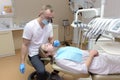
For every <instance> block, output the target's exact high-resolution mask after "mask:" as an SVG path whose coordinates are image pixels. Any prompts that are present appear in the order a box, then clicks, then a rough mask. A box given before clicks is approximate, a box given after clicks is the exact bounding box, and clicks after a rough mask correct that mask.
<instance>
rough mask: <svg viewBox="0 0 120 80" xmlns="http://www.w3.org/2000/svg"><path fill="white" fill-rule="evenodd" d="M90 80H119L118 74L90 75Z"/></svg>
mask: <svg viewBox="0 0 120 80" xmlns="http://www.w3.org/2000/svg"><path fill="white" fill-rule="evenodd" d="M91 77H92V80H120V74H112V75H91Z"/></svg>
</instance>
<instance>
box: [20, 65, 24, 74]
mask: <svg viewBox="0 0 120 80" xmlns="http://www.w3.org/2000/svg"><path fill="white" fill-rule="evenodd" d="M19 70H20V72H21V73H22V74H24V72H25V64H24V63H21V64H20V67H19Z"/></svg>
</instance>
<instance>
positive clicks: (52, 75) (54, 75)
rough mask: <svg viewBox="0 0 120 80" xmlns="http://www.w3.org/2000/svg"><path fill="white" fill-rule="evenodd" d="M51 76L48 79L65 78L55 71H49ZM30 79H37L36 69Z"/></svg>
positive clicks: (58, 79)
mask: <svg viewBox="0 0 120 80" xmlns="http://www.w3.org/2000/svg"><path fill="white" fill-rule="evenodd" d="M48 74H49V77H48V78H47V79H46V80H63V79H62V78H61V77H60V76H59V75H58V73H56V72H55V71H53V72H52V73H51V74H50V73H49V72H48ZM28 80H37V72H36V71H34V72H32V73H31V74H30V75H29V76H28Z"/></svg>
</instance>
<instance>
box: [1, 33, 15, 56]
mask: <svg viewBox="0 0 120 80" xmlns="http://www.w3.org/2000/svg"><path fill="white" fill-rule="evenodd" d="M9 55H15V49H14V43H13V37H12V31H0V56H1V57H4V56H9Z"/></svg>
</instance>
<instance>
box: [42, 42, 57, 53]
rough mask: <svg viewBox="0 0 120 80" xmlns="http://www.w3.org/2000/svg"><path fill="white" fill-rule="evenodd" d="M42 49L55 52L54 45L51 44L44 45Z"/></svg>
mask: <svg viewBox="0 0 120 80" xmlns="http://www.w3.org/2000/svg"><path fill="white" fill-rule="evenodd" d="M41 48H42V49H43V50H45V51H47V52H53V51H54V50H55V48H54V47H53V45H52V44H50V43H46V44H42V46H41Z"/></svg>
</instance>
